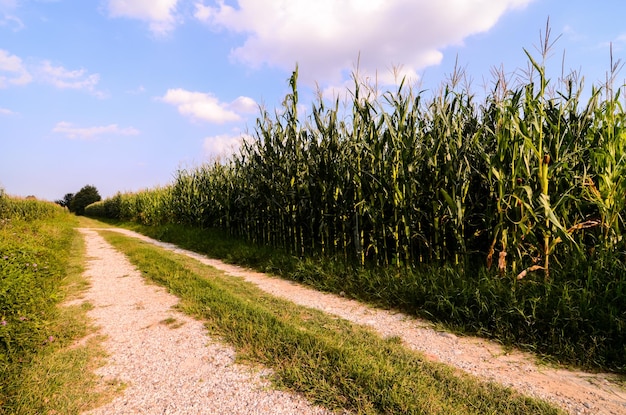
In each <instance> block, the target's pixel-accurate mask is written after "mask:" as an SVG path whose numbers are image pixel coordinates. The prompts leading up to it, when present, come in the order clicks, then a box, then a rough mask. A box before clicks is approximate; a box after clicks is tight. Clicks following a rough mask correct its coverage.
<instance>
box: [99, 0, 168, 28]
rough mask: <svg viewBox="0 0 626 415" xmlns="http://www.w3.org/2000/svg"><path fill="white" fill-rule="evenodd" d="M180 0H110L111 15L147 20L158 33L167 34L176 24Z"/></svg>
mask: <svg viewBox="0 0 626 415" xmlns="http://www.w3.org/2000/svg"><path fill="white" fill-rule="evenodd" d="M177 3H178V0H108V10H109V16H111V17H127V18H131V19H139V20H143V21H147V22H148V23H149V25H150V30H151V31H152V33H154V34H156V35H165V34H167V33H168V32H170V31H171V30H173V29H174V26H175V25H176V18H175V16H174V13H175V12H176V4H177Z"/></svg>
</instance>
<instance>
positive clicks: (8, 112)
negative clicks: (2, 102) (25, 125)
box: [0, 108, 17, 115]
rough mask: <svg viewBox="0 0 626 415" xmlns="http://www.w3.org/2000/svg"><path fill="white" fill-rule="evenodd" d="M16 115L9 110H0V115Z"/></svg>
mask: <svg viewBox="0 0 626 415" xmlns="http://www.w3.org/2000/svg"><path fill="white" fill-rule="evenodd" d="M16 114H17V113H16V112H14V111H11V110H10V109H6V108H0V115H16Z"/></svg>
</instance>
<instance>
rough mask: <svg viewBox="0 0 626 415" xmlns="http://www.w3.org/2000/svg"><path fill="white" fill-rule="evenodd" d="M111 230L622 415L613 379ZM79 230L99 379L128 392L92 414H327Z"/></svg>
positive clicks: (580, 413)
mask: <svg viewBox="0 0 626 415" xmlns="http://www.w3.org/2000/svg"><path fill="white" fill-rule="evenodd" d="M108 230H113V231H117V232H121V233H123V234H126V235H129V236H133V237H136V238H139V239H142V240H144V241H147V242H150V243H153V244H156V245H158V246H161V247H163V248H166V249H169V250H173V251H175V252H178V253H181V254H184V255H188V256H190V257H193V258H196V259H197V260H199V261H201V262H203V263H205V264H208V265H211V266H213V267H215V268H218V269H221V270H223V271H224V272H226V273H227V274H230V275H233V276H240V277H243V278H244V279H246V280H247V281H249V282H252V283H254V284H256V285H257V286H258V287H260V288H261V289H263V290H265V291H267V292H269V293H271V294H273V295H275V296H277V297H282V298H285V299H288V300H290V301H293V302H294V303H297V304H300V305H304V306H307V307H311V308H316V309H319V310H322V311H325V312H328V313H330V314H334V315H336V316H339V317H341V318H344V319H347V320H350V321H352V322H354V323H357V324H362V325H365V326H369V327H371V328H373V329H375V330H376V331H377V332H379V333H380V334H381V335H382V336H398V337H400V338H402V340H403V342H404V343H405V345H406V346H407V347H409V348H411V349H414V350H418V351H420V352H423V353H425V354H426V355H427V356H428V357H429V358H431V359H432V360H436V361H439V362H443V363H446V364H449V365H451V366H455V367H457V368H459V369H461V370H464V371H466V372H468V373H471V374H473V375H476V376H478V377H480V378H482V379H486V380H491V381H496V382H498V383H501V384H503V385H506V386H510V387H512V388H515V389H517V390H519V391H520V392H522V393H524V394H527V395H531V396H535V397H538V398H542V399H546V400H548V401H550V402H553V403H555V404H556V405H558V406H560V407H562V408H563V409H565V410H566V411H568V412H569V413H571V414H576V415H596V414H600V415H626V391H625V390H624V389H623V388H620V387H619V386H618V385H617V384H616V383H614V382H612V381H611V379H612V377H611V375H607V374H591V373H585V372H580V371H570V370H565V369H558V368H553V367H548V366H545V365H538V364H536V359H534V358H533V357H532V356H531V355H529V354H526V353H521V352H517V351H505V350H504V349H503V348H502V347H500V346H499V345H498V344H495V343H493V342H489V341H486V340H484V339H479V338H473V337H465V336H463V337H461V336H456V335H454V334H451V333H447V332H441V331H437V330H435V329H434V328H433V326H432V324H430V323H428V322H426V321H422V320H419V319H415V318H412V317H409V316H407V315H404V314H401V313H397V312H393V311H387V310H379V309H374V308H371V307H369V306H366V305H363V304H361V303H358V302H356V301H354V300H350V299H346V298H343V297H341V296H336V295H332V294H327V293H320V292H318V291H315V290H312V289H310V288H307V287H304V286H301V285H299V284H296V283H294V282H290V281H286V280H282V279H279V278H274V277H269V276H267V275H265V274H262V273H258V272H254V271H251V270H247V269H244V268H241V267H237V266H233V265H229V264H225V263H223V262H221V261H218V260H214V259H209V258H206V257H204V256H202V255H199V254H196V253H193V252H191V251H186V250H183V249H180V248H178V247H176V246H174V245H172V244H168V243H163V242H159V241H156V240H153V239H150V238H148V237H146V236H143V235H140V234H138V233H135V232H132V231H128V230H124V229H119V228H113V229H108ZM81 232H82V233H83V235H84V237H85V240H86V243H87V244H86V245H87V257H88V258H89V260H88V265H87V271H86V275H87V277H88V278H89V279H90V280H91V282H92V287H91V288H90V289H89V291H88V292H87V293H86V295H85V300H87V301H90V302H91V303H92V304H93V305H94V306H95V307H94V310H93V311H91V312H90V315H91V317H92V318H94V319H95V320H96V323H97V324H98V325H99V326H100V327H102V329H101V330H102V332H103V333H104V334H106V335H107V336H108V340H107V341H106V344H105V347H106V348H107V350H108V351H109V353H110V359H109V363H108V364H107V365H106V366H105V367H103V368H102V369H101V370H100V371H99V374H100V375H101V376H103V378H105V379H119V380H122V381H123V382H125V383H127V384H128V385H129V386H128V387H127V389H126V390H125V393H124V395H123V396H121V397H119V398H117V399H116V400H115V401H114V402H112V403H111V404H110V405H109V406H106V407H103V408H100V409H98V410H97V411H93V412H90V414H111V413H115V414H122V413H123V414H139V413H142V414H157V413H158V414H213V413H215V414H217V413H220V414H266V413H272V414H296V413H297V414H325V413H329V412H327V411H325V410H324V409H322V408H318V407H314V406H311V405H310V404H308V403H307V402H306V401H304V400H303V399H302V398H301V397H299V396H298V395H294V394H289V393H285V392H281V391H275V390H272V389H271V387H270V384H269V383H268V382H267V380H264V377H266V375H267V374H268V373H269V372H268V371H267V370H262V369H258V368H257V369H251V368H249V367H247V366H242V365H239V364H235V363H234V352H233V350H232V349H230V348H228V347H226V346H224V345H222V344H219V343H217V342H213V341H212V340H211V339H210V338H209V337H208V336H207V335H206V330H204V328H203V325H202V323H200V322H198V321H196V320H193V319H191V318H189V317H187V316H185V315H183V314H181V313H179V312H177V311H175V310H173V309H172V306H173V305H174V304H176V302H177V298H176V297H174V296H172V295H170V294H168V293H166V292H165V290H164V289H162V288H158V287H156V286H154V285H146V284H145V283H144V282H143V279H142V278H141V275H140V273H139V272H138V271H137V270H136V269H134V268H133V266H132V265H131V264H130V263H129V262H128V260H127V259H126V257H125V256H124V255H122V254H121V253H119V252H117V251H116V250H115V249H113V248H112V247H111V246H110V245H109V244H108V243H106V241H105V240H104V239H103V238H102V237H100V236H99V235H98V234H97V232H96V230H93V229H81ZM168 319H169V320H168ZM168 321H169V322H173V323H169V324H168V323H167V322H168ZM175 327H176V328H175Z"/></svg>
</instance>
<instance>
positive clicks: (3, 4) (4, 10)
mask: <svg viewBox="0 0 626 415" xmlns="http://www.w3.org/2000/svg"><path fill="white" fill-rule="evenodd" d="M17 6H18V4H17V0H0V27H1V26H12V27H13V31H14V32H17V31H18V30H21V29H23V28H24V23H22V21H21V20H20V18H19V17H17V16H15V15H14V14H13V11H14V10H15V9H17Z"/></svg>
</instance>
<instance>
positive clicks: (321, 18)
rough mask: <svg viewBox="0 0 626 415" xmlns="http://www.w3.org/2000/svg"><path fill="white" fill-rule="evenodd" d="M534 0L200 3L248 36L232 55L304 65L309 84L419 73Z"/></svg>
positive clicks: (203, 12) (208, 15)
mask: <svg viewBox="0 0 626 415" xmlns="http://www.w3.org/2000/svg"><path fill="white" fill-rule="evenodd" d="M531 1H533V0H474V1H467V0H439V1H432V0H317V1H311V0H266V1H258V0H239V1H238V7H233V6H231V5H229V4H226V2H225V1H223V0H220V1H218V2H217V5H216V6H208V5H205V4H204V3H200V2H197V3H196V4H195V14H194V16H195V17H196V18H197V19H199V20H201V21H203V22H205V23H207V24H208V25H210V26H211V27H213V28H217V29H221V28H223V29H226V30H230V31H233V32H237V33H242V34H245V35H246V36H247V38H246V40H245V42H244V43H243V44H242V45H241V46H239V47H237V48H236V49H234V50H233V51H232V55H231V56H232V58H233V59H235V60H237V61H239V62H242V63H244V64H246V65H249V66H252V67H260V66H263V65H269V66H276V67H280V68H283V69H285V70H290V69H293V67H294V65H295V63H296V62H298V63H299V65H300V72H301V76H302V78H303V79H304V80H305V81H306V82H309V83H312V82H313V81H316V80H317V81H320V82H324V83H327V82H328V83H339V82H341V81H342V80H343V79H345V78H346V74H347V73H349V71H351V70H352V69H353V67H354V63H355V62H356V61H357V57H359V56H360V59H359V72H360V73H361V74H362V75H364V76H371V77H373V76H375V75H376V73H378V80H379V81H381V82H383V83H393V82H394V79H393V78H394V76H393V74H392V73H391V67H393V66H397V67H400V68H402V70H401V73H400V74H401V75H407V76H411V77H417V73H418V71H420V70H421V69H423V68H425V67H427V66H430V65H435V64H438V63H439V62H440V61H441V59H442V53H441V49H443V48H444V47H446V46H449V45H453V44H459V43H461V42H463V40H464V39H465V38H466V37H468V36H470V35H472V34H476V33H481V32H485V31H487V30H489V29H490V28H491V27H493V26H494V25H495V23H496V22H497V21H498V19H499V18H500V17H501V16H502V15H503V14H504V13H505V12H507V11H509V10H511V9H514V8H519V7H524V6H525V5H526V4H528V3H530V2H531Z"/></svg>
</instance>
